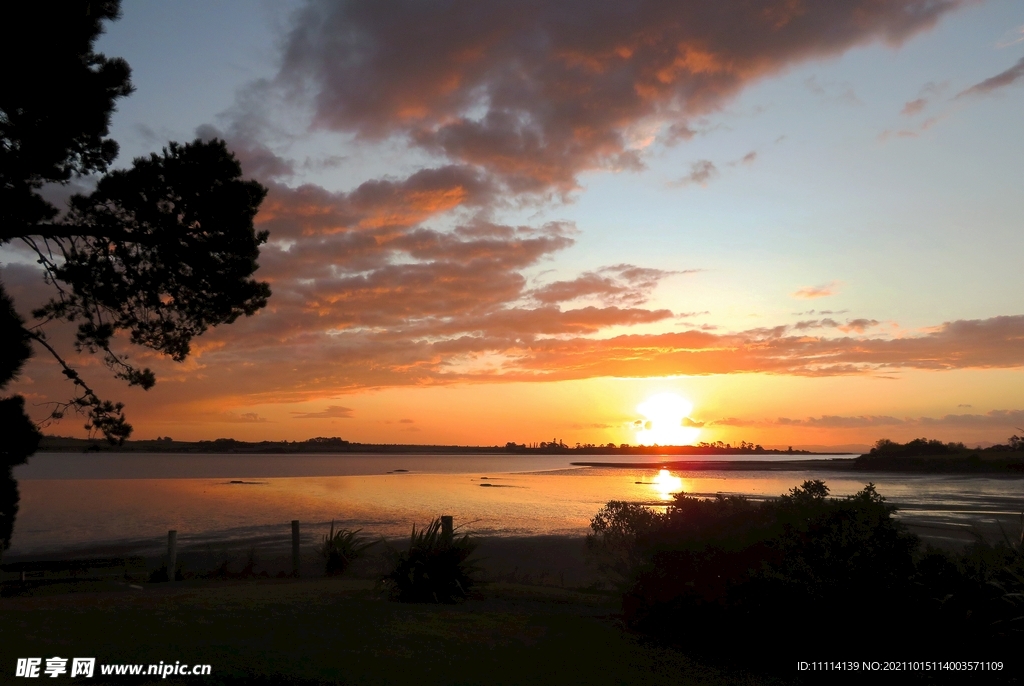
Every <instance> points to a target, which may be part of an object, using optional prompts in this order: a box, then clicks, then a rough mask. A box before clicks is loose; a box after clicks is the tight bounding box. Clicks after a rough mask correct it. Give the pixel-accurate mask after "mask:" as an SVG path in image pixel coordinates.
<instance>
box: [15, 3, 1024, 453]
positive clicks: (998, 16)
mask: <svg viewBox="0 0 1024 686" xmlns="http://www.w3.org/2000/svg"><path fill="white" fill-rule="evenodd" d="M98 50H100V51H102V52H104V53H106V54H107V55H109V56H120V57H124V58H125V59H127V60H128V62H129V64H130V65H131V67H132V72H133V76H132V78H133V82H134V84H135V86H136V92H135V93H134V94H133V95H131V96H130V97H128V98H127V99H124V100H122V101H121V102H120V104H119V106H118V111H117V113H116V114H115V116H114V120H113V126H112V132H111V133H112V137H113V138H114V139H115V140H117V141H118V142H119V143H120V144H121V156H120V158H119V160H118V164H119V165H127V164H129V163H130V161H131V159H132V158H133V157H135V156H138V155H144V154H148V153H149V152H152V151H155V150H159V149H160V147H161V146H162V145H165V144H166V142H167V141H168V140H178V141H186V140H191V139H194V138H195V137H197V136H199V137H204V138H209V137H213V136H219V137H222V138H224V139H225V140H227V141H228V144H229V147H230V148H231V149H232V150H233V151H234V152H235V154H236V155H237V156H238V158H239V159H240V160H241V162H242V166H243V170H244V171H245V173H246V174H247V175H248V176H251V177H252V178H255V179H258V180H259V181H260V182H262V183H263V184H264V185H266V186H267V187H268V188H269V189H270V191H269V194H268V196H267V199H266V200H265V201H264V204H263V206H262V208H261V211H260V214H259V215H258V217H257V225H258V228H260V229H266V230H268V231H270V241H269V244H268V245H267V246H265V248H264V250H263V253H262V255H261V258H260V264H261V269H260V270H259V271H258V272H257V277H258V278H260V279H263V280H266V281H269V282H270V283H271V288H272V289H273V296H272V297H271V299H270V302H269V305H268V307H267V308H266V309H265V310H263V311H261V312H260V313H259V314H258V315H256V316H254V317H252V318H249V319H245V320H239V321H238V322H236V323H235V324H233V325H230V326H224V327H221V328H218V329H215V330H212V331H210V332H208V333H207V334H206V335H204V336H203V337H202V338H200V339H197V340H196V341H195V343H194V345H193V353H192V355H191V357H190V358H189V359H188V360H186V361H185V362H184V363H182V364H177V363H174V362H171V361H170V360H166V359H160V358H159V357H157V356H156V355H153V354H150V353H148V352H147V351H146V350H143V349H135V350H130V351H129V352H130V354H131V356H132V359H134V360H136V361H137V362H140V363H143V364H146V365H149V366H151V367H153V368H154V370H155V371H156V372H157V378H158V383H157V385H156V386H155V387H154V388H153V389H152V390H150V391H148V392H143V391H140V390H137V389H128V388H126V387H124V386H123V385H122V384H119V382H117V381H115V380H113V379H112V378H111V374H110V372H109V371H108V370H107V369H106V368H104V367H103V365H102V362H101V361H100V360H98V359H96V360H91V361H90V360H86V359H81V360H80V361H79V364H80V365H81V367H82V372H83V374H84V375H86V376H87V377H88V378H89V380H90V382H95V385H96V386H98V387H99V388H101V389H102V390H103V392H104V393H105V394H106V395H107V396H108V397H111V398H117V399H121V400H123V401H124V402H125V403H126V406H127V410H126V411H127V415H128V419H129V421H131V422H132V423H133V425H134V426H135V429H136V431H135V436H134V437H136V438H153V437H156V436H165V435H170V436H172V437H174V438H176V439H184V440H195V439H204V438H216V437H222V436H230V437H234V438H239V439H244V440H263V439H270V440H279V439H288V440H302V439H305V438H309V437H312V436H341V437H343V438H346V439H349V440H354V441H368V442H387V443H444V444H504V443H505V442H506V441H516V442H533V441H541V440H551V439H552V438H559V439H562V440H564V441H565V442H566V443H569V444H574V443H576V442H582V443H587V442H591V443H607V442H609V441H611V442H615V443H636V442H639V441H640V440H642V437H639V436H638V429H641V428H642V426H643V424H644V422H645V421H647V420H650V419H651V417H649V416H647V415H645V414H644V412H643V411H641V410H640V409H638V407H639V406H640V405H641V404H642V403H644V401H645V400H647V399H649V398H650V397H651V396H653V395H655V394H662V393H672V394H675V395H676V396H679V398H681V399H682V400H683V404H684V405H685V404H686V403H689V405H690V406H692V409H689V411H688V412H687V418H685V419H684V418H683V417H679V421H680V424H679V425H685V428H687V429H690V431H688V432H686V435H687V436H690V437H692V439H693V440H707V441H715V440H723V441H730V442H736V441H740V440H747V441H752V442H756V443H761V444H763V445H765V446H783V447H785V446H786V445H793V446H857V445H864V444H870V443H873V442H874V441H875V440H877V439H878V438H882V437H888V438H892V439H897V440H906V439H909V438H913V437H918V436H927V437H929V438H940V439H943V440H964V441H967V442H968V443H971V444H974V443H977V442H1003V441H1005V440H1006V438H1007V437H1008V436H1009V435H1010V434H1012V433H1015V432H1016V433H1020V431H1019V430H1018V429H1017V428H1016V427H1024V370H1022V366H1024V269H1022V268H1021V265H1022V258H1024V231H1022V228H1024V3H1021V2H1020V1H1019V0H989V1H986V2H973V1H967V0H962V1H961V0H850V1H849V2H841V3H839V2H820V1H812V0H770V1H764V2H761V1H759V2H748V1H738V0H736V1H728V2H724V1H722V0H707V1H700V2H689V3H679V2H672V1H664V2H659V1H653V2H628V3H627V2H595V1H594V0H586V1H583V0H574V1H557V2H556V1H553V0H538V1H531V0H524V1H523V2H516V3H505V2H494V1H474V2H457V1H456V2H440V1H439V2H414V1H412V0H409V1H407V2H392V1H383V0H381V1H375V2H364V3H354V2H352V3H350V2H329V1H327V0H316V1H311V2H291V3H283V2H263V3H259V4H257V3H253V2H217V3H202V2H190V3H154V2H131V1H129V2H125V4H124V11H123V18H122V19H121V20H120V21H118V22H116V23H113V24H110V25H109V26H108V29H107V33H106V35H105V36H104V37H103V38H102V39H101V40H100V42H99V45H98ZM88 184H89V181H88V180H81V181H80V182H79V183H78V184H77V185H76V187H75V188H72V189H71V190H81V189H82V188H87V187H88ZM62 193H63V194H64V195H66V193H67V189H49V190H48V194H49V195H48V197H51V198H60V197H61V194H62ZM0 261H2V263H3V270H2V278H3V280H4V283H5V284H6V285H7V287H8V290H9V291H10V292H11V293H12V295H13V296H14V297H15V299H16V302H17V303H18V305H19V307H20V309H21V310H23V311H24V312H25V313H27V312H28V311H29V310H30V309H31V308H32V307H33V306H36V305H38V304H39V302H41V301H42V300H44V299H45V298H46V297H47V293H46V290H45V288H46V287H45V286H44V285H43V284H42V282H41V279H40V276H39V273H38V271H37V270H36V269H35V266H34V264H33V261H32V259H31V257H30V255H29V254H28V253H27V252H25V251H22V250H20V249H18V248H17V247H15V246H11V245H9V246H6V247H5V249H4V251H3V252H2V253H0ZM52 335H54V336H55V339H56V340H57V341H61V342H63V344H64V345H65V346H66V347H65V350H66V351H67V352H68V353H69V354H70V353H71V349H70V337H69V335H67V333H66V332H65V333H63V334H62V333H61V332H54V333H53V334H52ZM12 390H13V392H16V393H22V394H24V395H25V396H26V397H27V399H28V403H29V405H30V407H33V408H34V409H32V412H33V414H34V416H36V418H42V417H43V416H44V415H45V414H46V409H45V406H44V405H43V403H45V402H46V401H47V400H50V399H59V398H62V397H67V396H68V394H70V393H71V389H70V388H68V387H67V384H66V383H65V382H64V381H63V380H62V377H60V375H59V374H58V370H57V368H56V365H54V364H52V363H51V361H50V360H48V359H45V358H44V357H43V356H42V355H41V354H40V353H37V355H36V358H35V359H34V360H33V361H32V362H30V364H29V365H28V367H27V368H26V370H25V372H24V374H23V375H22V377H21V379H20V381H18V382H17V383H16V384H13V385H12ZM686 409H687V408H686V407H683V410H686ZM648 410H649V408H648ZM681 411H682V410H681ZM83 421H84V420H79V419H78V418H74V417H72V418H68V419H65V420H64V421H63V422H61V423H60V424H56V425H51V426H50V427H48V428H47V429H46V430H47V431H48V432H51V433H56V434H60V435H84V431H83V430H82V428H81V425H82V424H83ZM673 421H674V420H673ZM638 422H639V423H638Z"/></svg>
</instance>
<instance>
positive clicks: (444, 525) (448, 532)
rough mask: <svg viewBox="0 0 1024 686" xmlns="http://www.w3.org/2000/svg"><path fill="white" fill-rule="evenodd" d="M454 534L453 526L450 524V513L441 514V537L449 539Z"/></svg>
mask: <svg viewBox="0 0 1024 686" xmlns="http://www.w3.org/2000/svg"><path fill="white" fill-rule="evenodd" d="M454 535H455V528H454V527H453V526H452V516H451V515H441V538H443V539H444V540H446V541H451V540H452V537H453V536H454Z"/></svg>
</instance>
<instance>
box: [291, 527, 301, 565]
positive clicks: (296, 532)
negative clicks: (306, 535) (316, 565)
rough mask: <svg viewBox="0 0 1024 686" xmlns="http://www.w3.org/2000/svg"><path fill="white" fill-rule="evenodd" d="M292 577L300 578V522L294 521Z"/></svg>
mask: <svg viewBox="0 0 1024 686" xmlns="http://www.w3.org/2000/svg"><path fill="white" fill-rule="evenodd" d="M292 576H294V577H296V578H298V576H299V520H297V519H293V520H292Z"/></svg>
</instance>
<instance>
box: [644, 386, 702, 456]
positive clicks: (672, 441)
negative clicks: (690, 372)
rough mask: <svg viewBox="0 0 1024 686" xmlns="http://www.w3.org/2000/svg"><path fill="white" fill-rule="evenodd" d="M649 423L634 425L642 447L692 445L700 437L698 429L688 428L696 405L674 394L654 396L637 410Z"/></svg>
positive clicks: (694, 427)
mask: <svg viewBox="0 0 1024 686" xmlns="http://www.w3.org/2000/svg"><path fill="white" fill-rule="evenodd" d="M636 410H637V412H639V413H640V414H642V415H643V416H644V418H645V420H646V421H641V420H638V421H637V422H635V424H634V425H635V426H636V428H637V432H636V440H637V443H639V444H640V445H654V444H655V443H657V444H658V445H691V444H692V443H693V442H694V441H696V440H697V436H699V435H700V429H699V428H698V427H696V426H686V422H687V420H688V419H689V414H690V412H691V411H692V410H693V404H692V403H690V402H689V401H688V400H685V399H684V398H680V397H679V396H678V395H676V394H675V393H658V394H657V395H652V396H651V397H649V398H647V400H645V401H643V402H642V403H640V404H639V405H637V407H636Z"/></svg>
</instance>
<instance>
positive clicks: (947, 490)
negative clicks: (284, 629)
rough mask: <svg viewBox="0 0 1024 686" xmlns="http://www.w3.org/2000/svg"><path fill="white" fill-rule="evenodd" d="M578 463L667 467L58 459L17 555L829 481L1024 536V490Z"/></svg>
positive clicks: (534, 520)
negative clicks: (871, 488)
mask: <svg viewBox="0 0 1024 686" xmlns="http://www.w3.org/2000/svg"><path fill="white" fill-rule="evenodd" d="M783 457H785V456H783ZM695 458H696V456H695ZM574 459H591V460H595V461H597V460H602V459H606V460H608V461H615V462H625V461H635V462H638V463H640V462H644V463H649V462H651V461H653V460H654V459H657V458H652V457H651V456H635V457H622V456H614V457H608V458H602V457H590V458H580V457H578V456H576V457H568V456H551V455H545V456H504V455H502V456H494V455H485V456H479V455H124V454H120V455H110V454H107V455H86V454H81V453H73V454H71V453H44V454H39V455H36V456H34V457H33V458H32V459H31V462H30V464H28V465H24V466H21V467H18V468H17V469H15V476H16V477H17V478H18V480H19V483H20V487H21V508H20V511H19V514H18V521H17V526H16V528H15V534H14V539H13V541H12V546H11V550H10V551H9V555H11V556H12V557H14V556H20V555H40V554H44V553H52V552H58V551H68V550H80V551H94V552H101V551H103V550H111V551H112V550H118V551H126V550H136V551H139V552H147V551H158V550H159V548H160V546H161V545H163V541H164V540H165V536H166V532H167V530H168V529H176V530H177V531H178V532H179V540H181V541H182V544H183V545H186V546H187V545H210V544H225V543H231V542H243V541H244V542H260V541H262V542H269V543H273V544H275V545H277V544H280V545H286V544H287V541H288V536H289V535H290V534H289V531H290V529H289V528H288V527H289V522H290V521H291V520H292V519H298V520H300V521H301V522H302V526H303V534H304V537H305V538H308V539H309V540H310V541H312V540H314V538H315V537H316V536H318V535H319V534H320V533H321V530H323V531H326V528H327V526H328V525H329V522H330V521H331V520H335V521H336V522H337V524H338V525H340V526H345V527H350V528H359V527H361V528H363V529H364V530H365V531H366V532H368V533H373V534H381V535H384V536H388V537H392V536H394V537H398V536H407V535H408V533H409V530H410V528H411V527H412V526H413V524H418V525H422V524H423V523H425V522H427V521H429V520H430V519H432V518H433V517H435V516H437V515H439V514H450V515H453V516H454V517H455V520H456V525H462V526H464V527H465V530H466V531H470V532H473V533H475V534H478V535H498V536H518V535H537V534H571V535H581V534H584V533H586V532H587V530H588V526H589V522H590V519H591V518H592V517H593V516H594V514H595V513H596V512H597V511H598V510H599V509H600V508H601V507H602V506H603V505H604V504H605V503H606V502H608V501H609V500H630V501H638V502H645V503H649V504H652V505H657V504H660V503H664V502H665V501H667V500H669V499H670V498H671V495H670V494H671V493H672V492H677V491H679V490H682V491H685V492H687V493H692V494H698V495H713V494H715V493H730V494H745V495H750V496H761V497H763V496H775V495H779V494H780V493H784V492H786V491H787V490H789V489H790V488H792V487H794V486H797V485H799V484H800V483H801V482H803V481H804V480H806V479H815V478H821V479H825V480H826V481H827V483H828V485H829V487H830V488H831V489H832V493H833V495H847V494H850V493H854V492H856V491H857V490H859V489H860V488H862V487H863V485H864V484H865V483H866V482H868V481H872V482H874V483H875V484H876V486H877V488H878V491H879V492H880V493H881V494H882V495H884V496H886V497H887V498H888V499H889V500H890V501H892V502H894V503H896V504H898V505H900V506H901V507H902V508H903V510H902V514H901V516H903V517H904V518H905V519H906V520H907V521H908V523H912V524H913V525H914V526H915V529H916V530H918V531H919V533H924V534H925V535H930V536H932V537H934V538H935V539H936V540H939V539H942V538H948V539H950V540H953V539H957V540H967V539H969V538H970V532H971V531H972V530H978V531H984V532H985V533H987V534H989V535H990V534H992V532H993V531H996V532H997V533H998V527H999V526H1002V527H1003V528H1004V529H1005V530H1007V531H1008V532H1012V533H1013V534H1016V533H1017V532H1018V531H1019V529H1018V527H1019V526H1020V524H1019V522H1018V514H1017V513H1019V512H1020V511H1021V510H1024V479H994V478H984V477H982V478H979V477H962V476H956V477H954V476H935V475H921V476H917V475H914V476H904V475H883V474H865V475H862V476H861V475H858V477H857V478H850V476H849V475H847V474H841V475H839V474H830V473H828V472H820V471H814V470H807V471H800V472H724V471H723V472H673V473H671V474H662V475H660V476H659V474H658V472H656V471H651V470H643V469H639V468H638V469H610V468H573V467H571V466H570V464H569V463H570V461H572V460H574ZM670 459H678V458H670ZM696 459H723V458H715V457H699V458H696ZM774 459H778V458H774ZM396 470H407V471H399V472H396ZM239 481H240V482H243V483H232V482H239Z"/></svg>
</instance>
